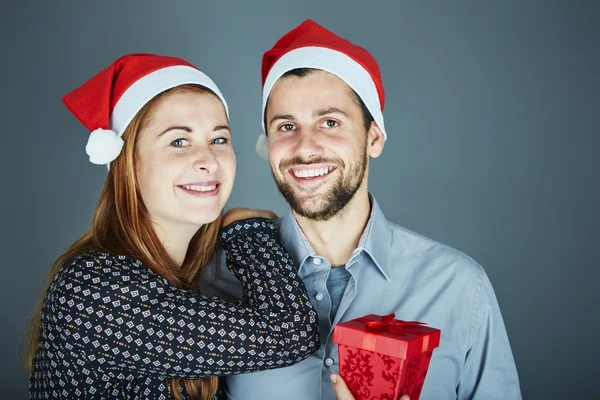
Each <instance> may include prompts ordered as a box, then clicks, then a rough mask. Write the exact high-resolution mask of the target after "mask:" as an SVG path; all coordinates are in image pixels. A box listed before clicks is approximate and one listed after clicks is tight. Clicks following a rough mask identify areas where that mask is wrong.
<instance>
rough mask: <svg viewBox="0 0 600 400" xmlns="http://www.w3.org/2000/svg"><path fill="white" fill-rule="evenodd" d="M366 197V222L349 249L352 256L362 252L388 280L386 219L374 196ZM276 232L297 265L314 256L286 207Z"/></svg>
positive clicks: (388, 234) (389, 240)
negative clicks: (367, 204)
mask: <svg viewBox="0 0 600 400" xmlns="http://www.w3.org/2000/svg"><path fill="white" fill-rule="evenodd" d="M369 198H370V199H371V215H370V216H369V222H368V223H367V226H366V227H365V230H364V231H363V234H362V235H361V237H360V241H359V242H358V247H357V248H356V249H355V250H354V251H353V252H352V257H355V256H357V255H358V254H360V253H361V252H365V253H366V254H367V255H368V256H369V257H370V258H371V260H372V261H373V263H374V264H375V266H376V267H377V269H378V270H379V271H380V272H381V274H382V275H383V276H384V277H385V279H387V280H390V265H389V253H390V251H389V250H390V249H389V246H390V243H391V238H390V232H391V229H390V222H389V221H388V220H387V219H386V218H385V216H384V215H383V212H382V211H381V209H380V208H379V205H378V204H377V201H376V200H375V198H374V197H373V196H372V195H371V194H369ZM279 232H280V235H281V238H282V241H283V243H284V244H285V245H286V248H287V250H288V252H289V253H290V255H291V256H292V258H293V259H294V261H295V262H297V263H298V267H299V268H300V267H301V266H302V264H303V263H304V261H306V259H307V258H308V257H316V256H317V254H316V253H315V251H314V250H313V248H312V246H311V244H310V242H309V241H308V239H307V238H306V236H305V235H304V232H302V229H300V226H299V225H298V222H297V221H296V218H294V214H293V213H292V210H291V209H289V208H288V210H287V212H286V213H285V214H284V215H283V217H282V218H281V220H280V226H279Z"/></svg>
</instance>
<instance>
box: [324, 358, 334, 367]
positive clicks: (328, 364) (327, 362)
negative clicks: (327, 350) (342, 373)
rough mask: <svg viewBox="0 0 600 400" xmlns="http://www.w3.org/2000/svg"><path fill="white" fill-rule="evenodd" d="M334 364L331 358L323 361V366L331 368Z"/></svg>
mask: <svg viewBox="0 0 600 400" xmlns="http://www.w3.org/2000/svg"><path fill="white" fill-rule="evenodd" d="M334 362H335V361H333V358H331V357H327V358H326V359H325V365H327V366H328V367H331V366H332V365H333V363H334Z"/></svg>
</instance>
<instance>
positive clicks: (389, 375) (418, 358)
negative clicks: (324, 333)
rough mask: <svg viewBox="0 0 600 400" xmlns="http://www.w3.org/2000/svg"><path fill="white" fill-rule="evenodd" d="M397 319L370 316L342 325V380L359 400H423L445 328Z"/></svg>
mask: <svg viewBox="0 0 600 400" xmlns="http://www.w3.org/2000/svg"><path fill="white" fill-rule="evenodd" d="M394 317H395V315H394V314H390V315H386V316H380V315H374V314H370V315H366V316H364V317H362V318H357V319H353V320H351V321H347V322H343V323H340V324H337V325H336V326H335V328H334V331H333V341H334V342H335V343H337V344H338V355H339V365H340V375H341V376H342V378H343V379H344V381H345V382H346V385H348V389H350V391H351V392H352V394H353V395H354V398H355V399H356V400H397V399H398V398H399V397H400V396H401V395H403V394H407V395H409V396H410V400H419V396H420V395H421V389H422V388H423V383H424V382H425V376H426V375H427V369H428V368H429V360H430V359H431V355H432V353H433V349H435V348H436V347H438V346H439V344H440V333H441V331H440V330H439V329H435V328H430V327H428V326H425V325H424V324H423V323H422V322H416V321H400V320H396V319H394Z"/></svg>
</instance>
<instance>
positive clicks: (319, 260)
mask: <svg viewBox="0 0 600 400" xmlns="http://www.w3.org/2000/svg"><path fill="white" fill-rule="evenodd" d="M312 262H313V264H315V265H321V263H322V262H323V260H321V259H320V258H318V257H315V258H313V259H312Z"/></svg>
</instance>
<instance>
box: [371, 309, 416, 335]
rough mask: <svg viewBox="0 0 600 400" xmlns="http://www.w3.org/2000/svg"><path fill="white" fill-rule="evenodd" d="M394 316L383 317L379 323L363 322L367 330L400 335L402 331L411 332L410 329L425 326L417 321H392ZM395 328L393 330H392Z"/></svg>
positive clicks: (392, 314)
mask: <svg viewBox="0 0 600 400" xmlns="http://www.w3.org/2000/svg"><path fill="white" fill-rule="evenodd" d="M395 317H396V315H395V314H394V313H391V314H388V315H384V316H382V317H381V321H372V320H369V321H367V322H365V325H366V327H367V328H369V329H372V330H376V331H379V332H382V331H388V332H390V333H401V332H404V331H411V330H412V329H410V328H416V327H419V326H422V325H425V324H424V323H423V322H419V321H402V320H398V319H394V318H395ZM394 328H395V329H394Z"/></svg>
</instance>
